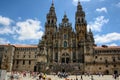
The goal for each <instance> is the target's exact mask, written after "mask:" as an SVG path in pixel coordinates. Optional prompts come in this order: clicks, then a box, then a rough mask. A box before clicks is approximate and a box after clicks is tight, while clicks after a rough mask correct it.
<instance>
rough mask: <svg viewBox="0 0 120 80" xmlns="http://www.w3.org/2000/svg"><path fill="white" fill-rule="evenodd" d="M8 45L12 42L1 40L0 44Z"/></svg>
mask: <svg viewBox="0 0 120 80" xmlns="http://www.w3.org/2000/svg"><path fill="white" fill-rule="evenodd" d="M6 43H10V42H9V41H7V40H6V39H4V38H0V44H6Z"/></svg>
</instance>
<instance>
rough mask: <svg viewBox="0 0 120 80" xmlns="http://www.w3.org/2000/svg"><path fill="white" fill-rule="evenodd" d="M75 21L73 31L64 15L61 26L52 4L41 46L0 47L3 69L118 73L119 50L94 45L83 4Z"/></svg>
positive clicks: (72, 72)
mask: <svg viewBox="0 0 120 80" xmlns="http://www.w3.org/2000/svg"><path fill="white" fill-rule="evenodd" d="M74 19H75V26H74V28H73V27H72V23H70V22H69V19H68V17H67V15H66V13H65V14H64V16H63V18H62V21H61V23H59V25H58V24H57V15H56V12H55V6H54V3H53V2H52V4H51V6H50V9H49V12H48V13H47V15H46V22H45V26H44V28H45V32H44V35H43V36H42V39H41V40H40V41H39V43H38V45H27V46H26V45H22V46H21V45H11V44H8V45H0V54H1V56H0V57H1V61H0V65H1V66H0V68H1V69H6V70H7V71H12V70H13V71H24V70H27V71H38V72H45V73H52V72H53V73H57V72H67V73H71V74H84V73H90V74H97V73H103V74H113V73H119V72H120V67H119V66H120V47H119V46H106V45H102V46H96V45H95V42H94V37H93V33H92V31H91V29H89V31H87V21H86V19H85V12H84V11H83V8H82V5H81V3H80V1H78V4H77V9H76V12H75V18H74Z"/></svg>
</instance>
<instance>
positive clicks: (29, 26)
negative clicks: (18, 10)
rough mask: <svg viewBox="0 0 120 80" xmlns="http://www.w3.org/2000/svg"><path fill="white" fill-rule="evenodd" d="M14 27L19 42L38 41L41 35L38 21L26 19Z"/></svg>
mask: <svg viewBox="0 0 120 80" xmlns="http://www.w3.org/2000/svg"><path fill="white" fill-rule="evenodd" d="M16 26H17V29H16V32H17V34H18V35H19V36H18V39H19V40H30V39H31V40H32V39H33V40H34V39H40V38H41V36H42V35H43V31H42V30H41V29H42V27H41V25H40V21H38V20H33V19H27V20H26V21H24V22H17V23H16Z"/></svg>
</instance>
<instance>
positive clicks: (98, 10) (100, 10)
mask: <svg viewBox="0 0 120 80" xmlns="http://www.w3.org/2000/svg"><path fill="white" fill-rule="evenodd" d="M96 11H97V12H105V13H107V8H106V7H102V8H97V9H96Z"/></svg>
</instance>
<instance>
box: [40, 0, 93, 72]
mask: <svg viewBox="0 0 120 80" xmlns="http://www.w3.org/2000/svg"><path fill="white" fill-rule="evenodd" d="M46 18H47V20H46V22H45V33H44V35H43V37H42V40H41V41H40V42H39V44H38V47H39V50H40V51H41V52H42V50H43V49H44V47H45V48H46V52H47V62H48V63H49V64H50V65H51V66H52V69H53V71H67V72H68V71H73V70H74V68H75V69H76V71H78V69H80V71H81V72H83V70H84V69H83V68H84V62H85V60H86V57H85V56H86V55H89V56H90V55H92V54H93V45H94V38H93V34H92V32H91V30H89V32H87V22H86V20H85V12H84V11H83V9H82V6H81V4H80V2H78V5H77V10H76V12H75V27H74V28H75V30H74V29H73V28H72V24H71V23H70V22H69V19H68V18H67V15H66V14H64V16H63V18H62V21H61V23H60V24H59V25H57V16H56V12H55V7H54V4H53V3H52V5H51V7H50V10H49V12H48V14H47V16H46ZM40 54H41V53H40ZM91 58H92V57H91ZM66 67H67V69H66ZM74 71H75V70H74Z"/></svg>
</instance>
